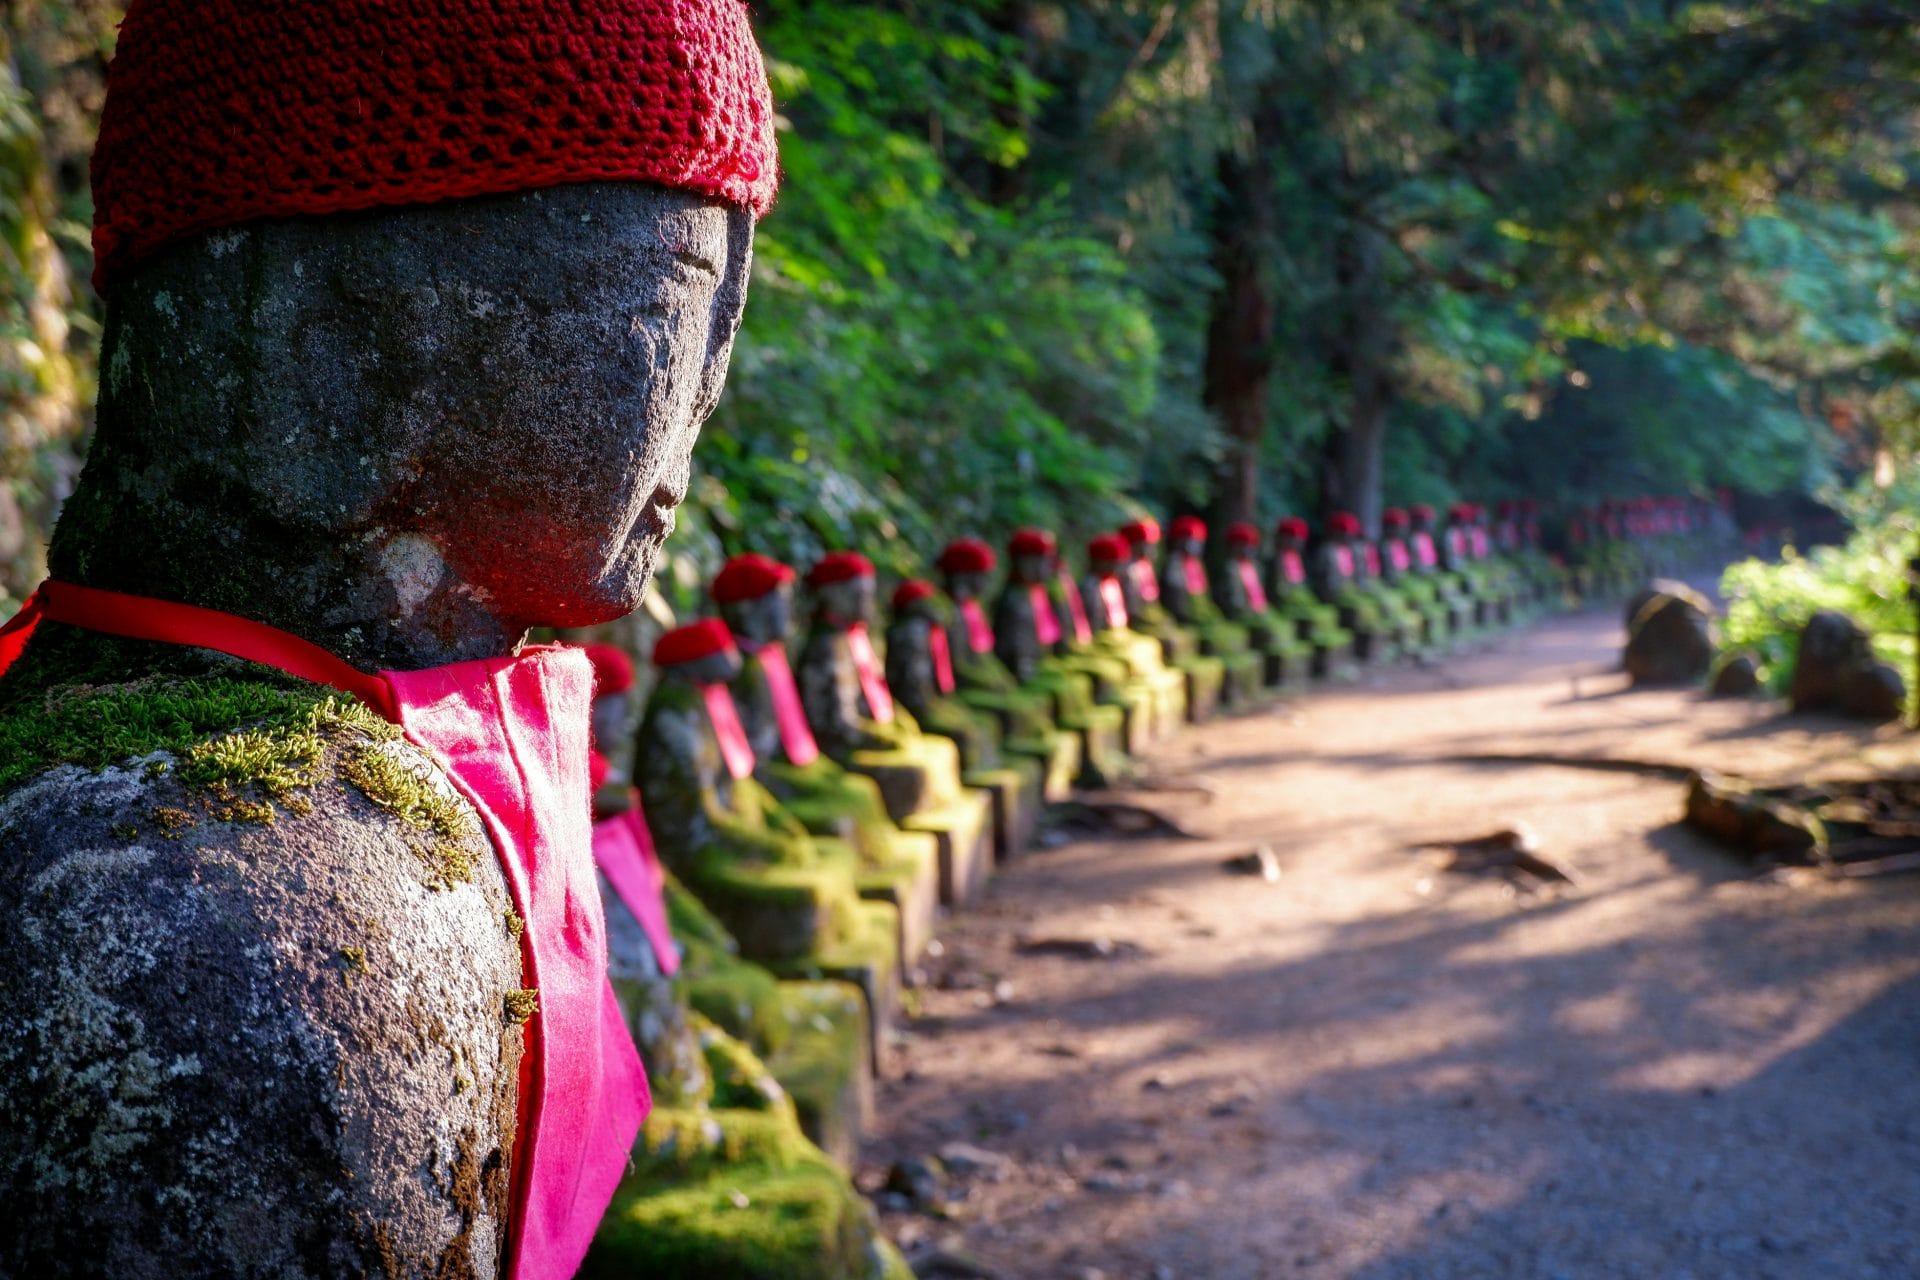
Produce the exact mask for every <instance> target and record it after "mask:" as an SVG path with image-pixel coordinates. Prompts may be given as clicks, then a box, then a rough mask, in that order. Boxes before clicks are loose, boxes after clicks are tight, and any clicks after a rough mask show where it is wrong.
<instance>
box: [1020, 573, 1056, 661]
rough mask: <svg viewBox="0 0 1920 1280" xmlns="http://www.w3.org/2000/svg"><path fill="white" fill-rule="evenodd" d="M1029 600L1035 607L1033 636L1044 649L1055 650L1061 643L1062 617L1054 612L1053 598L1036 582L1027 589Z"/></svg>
mask: <svg viewBox="0 0 1920 1280" xmlns="http://www.w3.org/2000/svg"><path fill="white" fill-rule="evenodd" d="M1027 599H1028V601H1029V602H1031V603H1032V605H1033V634H1034V635H1035V636H1037V637H1039V639H1040V644H1041V646H1042V647H1043V648H1047V649H1051V648H1053V646H1055V645H1057V644H1059V643H1060V615H1059V614H1057V613H1055V612H1054V611H1053V597H1052V596H1050V595H1048V594H1047V589H1046V587H1045V586H1043V585H1041V584H1040V583H1038V582H1036V583H1034V584H1032V585H1031V586H1029V587H1028V588H1027Z"/></svg>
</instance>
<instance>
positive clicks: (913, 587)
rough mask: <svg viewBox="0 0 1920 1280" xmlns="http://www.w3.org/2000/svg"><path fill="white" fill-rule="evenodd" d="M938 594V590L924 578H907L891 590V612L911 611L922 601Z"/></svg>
mask: <svg viewBox="0 0 1920 1280" xmlns="http://www.w3.org/2000/svg"><path fill="white" fill-rule="evenodd" d="M939 594H940V588H938V587H936V586H934V585H933V584H932V583H931V582H928V581H927V580H926V579H925V578H908V579H907V580H906V581H905V582H903V583H901V584H900V585H899V586H897V587H895V588H894V589H893V611H894V612H895V613H899V612H900V611H901V610H903V609H911V608H912V607H913V606H914V605H916V604H919V603H920V602H921V601H922V600H931V599H933V598H934V597H935V596H937V595H939Z"/></svg>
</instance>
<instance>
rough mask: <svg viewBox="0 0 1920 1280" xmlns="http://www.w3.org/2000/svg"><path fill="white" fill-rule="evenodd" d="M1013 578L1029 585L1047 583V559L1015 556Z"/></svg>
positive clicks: (1043, 557)
mask: <svg viewBox="0 0 1920 1280" xmlns="http://www.w3.org/2000/svg"><path fill="white" fill-rule="evenodd" d="M1013 576H1014V577H1016V578H1018V579H1019V580H1020V581H1022V582H1027V583H1032V582H1044V581H1046V577H1047V557H1045V556H1015V557H1014V558H1013Z"/></svg>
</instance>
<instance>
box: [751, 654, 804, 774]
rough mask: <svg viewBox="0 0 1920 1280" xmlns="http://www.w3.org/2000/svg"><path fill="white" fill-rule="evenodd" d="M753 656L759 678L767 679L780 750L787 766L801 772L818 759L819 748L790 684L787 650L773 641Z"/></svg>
mask: <svg viewBox="0 0 1920 1280" xmlns="http://www.w3.org/2000/svg"><path fill="white" fill-rule="evenodd" d="M754 656H755V657H757V658H758V659H760V671H761V674H763V675H765V676H766V678H767V693H768V694H769V695H770V696H771V697H772V698H773V718H774V720H775V721H777V722H778V723H779V725H780V746H781V749H782V750H784V751H785V752H786V753H787V763H789V764H792V765H797V766H799V767H801V768H805V767H806V766H807V765H810V764H812V763H813V762H814V761H815V760H818V759H819V758H820V744H819V743H817V742H815V741H814V740H813V728H812V726H811V725H809V724H808V723H807V710H806V708H805V707H803V706H801V705H800V688H799V686H798V685H796V684H794V682H793V668H792V667H791V666H789V665H788V663H787V648H786V646H785V645H783V644H781V643H780V642H779V641H778V640H776V641H774V642H773V643H772V644H769V645H767V646H766V647H765V648H764V649H762V650H760V652H759V653H757V654H755V655H754Z"/></svg>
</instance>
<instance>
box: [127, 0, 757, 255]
mask: <svg viewBox="0 0 1920 1280" xmlns="http://www.w3.org/2000/svg"><path fill="white" fill-rule="evenodd" d="M773 119H774V117H773V96H772V94H771V93H770V92H769V90H768V87H767V73H766V68H765V65H764V64H763V63H762V62H761V59H760V51H759V49H758V48H757V47H756V46H755V44H754V40H753V31H752V29H751V27H750V26H749V25H748V22H747V10H746V6H745V5H743V4H741V3H740V2H739V0H406V2H405V3H397V2H396V0H329V2H328V3H326V4H315V3H304V4H303V3H297V2H296V0H133V3H132V4H131V5H130V6H129V8H128V11H127V18H126V21H125V23H124V24H122V26H121V28H120V41H119V46H118V51H117V53H116V54H115V56H114V60H113V65H112V67H111V69H110V71H109V74H108V79H107V103H106V110H105V113H104V115H103V116H102V119H101V122H100V141H99V145H98V147H97V148H96V149H95V151H94V156H93V190H94V210H95V216H94V233H93V243H94V252H95V255H96V257H97V260H98V264H99V265H98V266H97V268H96V269H95V277H94V278H95V281H96V283H97V284H98V285H99V286H100V289H101V292H102V293H105V292H106V290H107V288H108V287H109V286H110V285H111V284H112V282H113V279H114V278H115V277H116V276H117V275H118V274H119V273H120V272H122V271H124V270H126V268H127V267H128V266H129V265H130V264H132V263H133V262H135V261H136V260H138V259H140V258H143V257H145V256H146V255H147V254H149V253H151V252H153V251H154V250H155V249H158V248H160V247H161V246H163V245H166V244H169V243H171V242H173V241H175V240H179V239H182V238H184V237H186V236H190V235H196V234H199V233H202V232H207V231H212V230H216V229H218V228H220V227H227V226H232V225H234V224H236V223H241V222H249V221H252V220H254V219H256V218H279V217H289V216H292V215H295V214H326V213H338V212H341V211H343V210H348V209H369V208H374V207H376V206H382V205H408V204H427V203H431V202H433V201H436V200H446V199H452V198H455V197H460V196H477V195H500V194H505V193H508V192H516V191H530V190H533V189H535V188H538V187H552V186H559V185H561V184H563V183H569V182H595V181H621V180H630V181H637V182H652V183H657V184H659V185H660V186H664V187H672V188H674V189H676V190H682V191H692V192H696V193H698V194H700V195H703V196H709V197H712V198H714V199H717V200H724V201H726V202H728V203H729V204H735V205H740V206H742V207H744V208H746V209H749V210H751V211H752V212H753V213H755V214H756V215H758V214H763V213H765V212H766V211H767V208H768V207H769V206H770V205H771V204H772V203H773V193H774V189H775V187H776V186H777V185H778V181H779V173H778V161H777V158H776V154H775V143H774V127H773Z"/></svg>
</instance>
